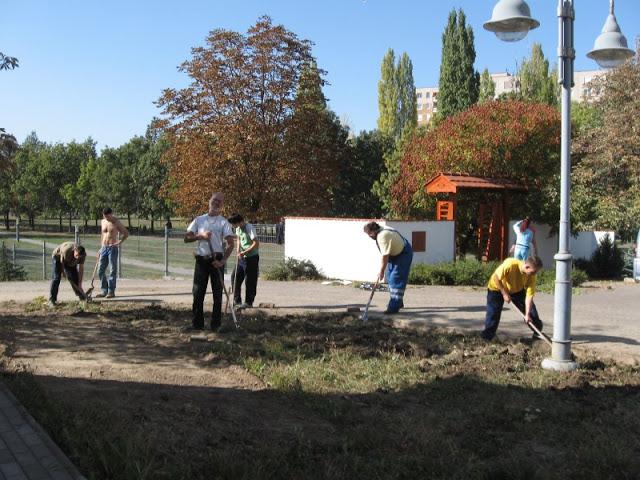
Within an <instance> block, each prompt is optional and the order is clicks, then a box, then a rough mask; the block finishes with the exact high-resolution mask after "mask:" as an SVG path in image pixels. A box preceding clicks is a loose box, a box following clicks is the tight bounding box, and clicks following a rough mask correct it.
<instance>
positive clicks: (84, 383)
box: [0, 302, 332, 478]
mask: <svg viewBox="0 0 640 480" xmlns="http://www.w3.org/2000/svg"><path fill="white" fill-rule="evenodd" d="M68 305H69V306H66V307H65V306H63V307H57V308H56V309H55V310H51V309H49V308H47V307H46V306H44V305H36V306H35V307H36V308H33V306H31V307H30V306H27V307H26V308H27V311H25V305H24V304H17V303H13V302H3V303H1V304H0V311H1V312H2V313H1V314H0V325H1V327H0V357H1V358H2V361H3V363H4V369H5V371H9V372H12V371H13V372H20V371H26V372H30V373H32V374H33V375H34V376H35V377H36V378H37V379H38V382H39V383H40V384H41V385H42V386H43V387H44V389H45V390H46V391H47V392H48V394H51V395H52V396H53V398H54V399H56V400H58V401H62V402H71V404H73V405H74V406H80V405H83V404H89V403H91V404H95V403H96V402H97V403H98V404H100V405H101V407H100V408H99V409H98V410H102V413H103V414H104V417H102V418H96V422H97V423H96V427H98V428H99V422H100V421H108V422H118V421H122V422H128V421H130V420H131V419H138V420H140V421H141V423H140V424H139V426H141V427H142V428H143V429H144V436H145V438H149V437H150V438H155V439H156V441H157V443H156V445H159V447H157V446H154V449H155V448H159V451H156V452H154V453H153V456H154V457H155V458H175V457H176V456H178V457H182V458H189V459H190V462H191V465H190V466H189V467H187V466H182V467H181V468H180V476H181V477H183V476H184V478H188V476H189V473H188V472H189V468H194V469H196V470H198V468H200V467H201V466H202V465H203V464H209V463H210V462H211V461H212V460H211V458H210V453H207V454H206V455H205V454H204V453H203V454H202V458H200V459H199V460H198V456H199V453H198V452H199V450H200V449H201V448H202V447H206V446H212V445H220V444H224V443H225V442H229V444H233V443H235V442H236V441H237V439H238V436H241V437H242V439H243V440H242V441H246V439H247V438H251V439H252V441H267V439H268V441H269V442H275V443H278V442H284V443H287V442H288V441H289V440H290V437H291V432H299V434H300V435H303V436H305V437H308V438H314V439H316V440H315V441H320V442H322V437H323V435H324V434H325V433H327V432H328V431H330V430H332V427H331V425H330V424H326V423H325V422H324V421H323V420H321V419H314V418H313V417H310V416H309V412H308V411H306V410H304V411H303V410H299V407H298V406H297V405H296V404H295V403H292V402H291V401H290V400H289V399H287V398H286V397H285V396H283V395H281V394H279V393H277V392H274V391H273V390H268V389H266V386H265V385H264V383H263V382H262V381H261V380H260V379H259V378H257V377H255V376H254V375H252V374H250V373H249V372H247V370H245V369H244V368H242V367H241V366H238V365H232V364H229V362H228V361H227V360H225V359H223V358H219V357H218V356H217V355H216V354H215V353H214V352H215V351H216V350H224V349H225V344H227V343H229V341H228V340H226V339H225V335H224V331H225V328H226V329H227V330H228V329H232V328H233V326H232V325H227V324H223V329H222V333H212V332H210V331H209V332H208V333H207V332H205V334H206V336H207V340H206V341H202V340H199V341H195V340H192V338H191V337H192V335H193V334H194V332H193V331H191V330H190V329H189V328H188V327H187V326H188V325H189V324H190V311H189V310H186V309H180V308H173V309H171V308H166V307H162V308H160V307H157V306H153V305H152V306H140V307H139V306H137V305H135V304H119V305H114V304H112V305H110V306H109V309H108V310H101V311H98V312H90V311H84V310H83V309H82V308H81V307H80V305H79V304H77V303H75V302H74V303H70V304H68ZM96 308H99V307H96ZM29 310H30V311H29ZM195 333H198V332H195ZM248 432H251V435H247V433H248ZM131 433H132V435H134V436H135V432H131ZM140 433H141V434H142V431H141V432H140ZM279 437H281V438H279ZM168 439H172V440H168ZM205 451H206V449H203V450H202V452H205ZM67 453H68V454H69V455H70V457H71V459H72V461H76V462H78V460H77V459H74V455H73V452H71V453H69V452H67ZM205 457H206V458H205ZM155 461H156V462H157V461H158V460H155ZM79 467H80V468H81V470H82V467H83V465H79ZM106 469H107V468H106V467H105V470H106ZM105 475H106V478H109V475H108V474H105ZM196 477H197V474H196ZM176 478H177V477H176Z"/></svg>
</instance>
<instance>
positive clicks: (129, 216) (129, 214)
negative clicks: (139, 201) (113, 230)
mask: <svg viewBox="0 0 640 480" xmlns="http://www.w3.org/2000/svg"><path fill="white" fill-rule="evenodd" d="M127 223H128V224H129V228H131V212H127Z"/></svg>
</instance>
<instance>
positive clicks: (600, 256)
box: [576, 234, 624, 279]
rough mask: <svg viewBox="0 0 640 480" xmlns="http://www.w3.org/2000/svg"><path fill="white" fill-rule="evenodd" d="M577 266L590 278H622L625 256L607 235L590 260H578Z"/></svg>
mask: <svg viewBox="0 0 640 480" xmlns="http://www.w3.org/2000/svg"><path fill="white" fill-rule="evenodd" d="M576 265H577V266H578V267H579V268H580V269H583V270H585V271H586V272H587V275H589V277H590V278H598V279H604V278H620V277H621V276H622V271H623V270H624V256H623V253H622V251H621V250H620V249H619V248H618V246H617V245H616V244H615V243H614V242H613V241H612V240H611V237H609V235H608V234H607V235H605V236H604V237H603V238H602V241H601V242H600V245H598V248H597V249H596V251H595V252H593V255H591V259H590V260H583V259H579V260H576Z"/></svg>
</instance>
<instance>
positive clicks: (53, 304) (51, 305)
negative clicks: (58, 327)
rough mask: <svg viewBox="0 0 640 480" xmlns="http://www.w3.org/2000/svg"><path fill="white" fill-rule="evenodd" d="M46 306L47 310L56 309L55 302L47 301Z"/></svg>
mask: <svg viewBox="0 0 640 480" xmlns="http://www.w3.org/2000/svg"><path fill="white" fill-rule="evenodd" d="M47 306H49V308H56V301H55V300H51V299H49V301H48V302H47Z"/></svg>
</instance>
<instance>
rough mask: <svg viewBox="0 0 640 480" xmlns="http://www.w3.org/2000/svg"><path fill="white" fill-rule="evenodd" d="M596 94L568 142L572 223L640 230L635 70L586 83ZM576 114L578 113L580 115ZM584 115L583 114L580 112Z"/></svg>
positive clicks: (638, 78)
mask: <svg viewBox="0 0 640 480" xmlns="http://www.w3.org/2000/svg"><path fill="white" fill-rule="evenodd" d="M591 85H592V89H593V90H594V91H597V92H600V96H599V97H598V98H597V100H596V101H595V102H594V103H593V107H594V108H595V109H596V111H595V112H593V111H588V112H587V115H586V119H585V118H582V120H584V123H583V125H582V128H581V130H580V131H579V133H578V135H577V136H576V138H575V141H574V142H573V149H574V150H573V154H574V155H573V164H574V167H573V170H572V180H573V182H574V183H573V187H572V205H571V207H572V218H573V222H574V226H575V227H576V228H578V229H582V228H584V229H592V228H597V229H609V228H610V229H613V230H616V231H617V232H618V233H619V234H620V235H621V236H623V237H624V238H632V237H633V236H634V234H635V233H636V232H637V231H638V228H640V135H639V132H640V64H639V63H638V60H637V58H635V59H633V60H632V61H630V62H628V63H626V64H625V65H623V66H622V67H619V68H617V69H615V70H612V71H610V72H609V73H607V75H606V76H602V77H599V78H597V79H595V80H593V81H592V82H591ZM579 113H580V112H579ZM581 113H585V112H581Z"/></svg>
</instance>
